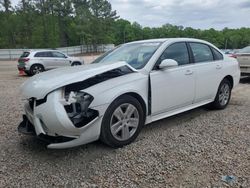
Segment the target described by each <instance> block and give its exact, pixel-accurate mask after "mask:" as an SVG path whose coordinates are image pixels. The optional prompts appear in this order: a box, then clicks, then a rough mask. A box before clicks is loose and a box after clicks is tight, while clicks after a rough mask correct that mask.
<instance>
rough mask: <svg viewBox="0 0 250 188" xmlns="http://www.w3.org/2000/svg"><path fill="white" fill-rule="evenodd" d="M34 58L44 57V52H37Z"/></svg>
mask: <svg viewBox="0 0 250 188" xmlns="http://www.w3.org/2000/svg"><path fill="white" fill-rule="evenodd" d="M34 56H35V57H44V53H43V52H37V53H36V54H35V55H34Z"/></svg>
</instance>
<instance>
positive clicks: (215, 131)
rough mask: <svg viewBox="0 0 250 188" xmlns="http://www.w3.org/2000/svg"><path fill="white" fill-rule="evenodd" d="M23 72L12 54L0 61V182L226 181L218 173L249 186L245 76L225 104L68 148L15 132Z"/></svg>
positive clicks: (249, 101)
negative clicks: (131, 134)
mask: <svg viewBox="0 0 250 188" xmlns="http://www.w3.org/2000/svg"><path fill="white" fill-rule="evenodd" d="M92 58H93V57H92ZM90 59H91V58H90ZM27 78H28V77H26V76H21V77H20V76H18V74H17V70H16V62H0V104H1V106H0V187H228V186H229V185H228V184H226V183H224V182H223V181H222V180H221V178H222V176H223V175H234V176H235V177H236V181H235V183H233V184H232V186H231V187H250V148H249V146H250V78H249V79H243V80H242V83H241V84H240V85H239V86H238V87H237V88H236V89H235V90H234V91H233V95H232V100H231V102H230V105H229V106H228V108H226V109H225V110H222V111H209V110H206V109H205V108H198V109H195V110H192V111H189V112H186V113H182V114H180V115H177V116H174V117H171V118H167V119H164V120H161V121H157V122H155V123H152V124H150V125H147V126H145V127H144V129H143V130H142V132H141V134H140V135H139V137H138V139H137V140H136V141H135V142H134V143H132V144H130V145H128V146H126V147H123V148H120V149H112V148H109V147H107V146H105V145H103V144H102V143H101V142H95V143H91V144H88V145H85V146H81V147H77V148H73V149H67V150H48V149H46V147H45V145H44V144H43V143H42V142H40V141H38V140H36V139H34V138H31V137H28V136H24V135H20V134H18V133H17V125H18V123H19V122H20V120H21V115H22V113H23V109H22V105H23V101H22V100H21V97H20V93H19V86H20V84H21V83H22V82H24V81H25V80H26V79H27Z"/></svg>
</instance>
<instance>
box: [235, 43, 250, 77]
mask: <svg viewBox="0 0 250 188" xmlns="http://www.w3.org/2000/svg"><path fill="white" fill-rule="evenodd" d="M235 57H236V58H237V60H238V62H239V64H240V70H241V75H243V76H244V75H246V76H250V46H247V47H245V48H243V49H241V50H239V52H238V53H236V54H235Z"/></svg>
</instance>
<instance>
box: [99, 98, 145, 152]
mask: <svg viewBox="0 0 250 188" xmlns="http://www.w3.org/2000/svg"><path fill="white" fill-rule="evenodd" d="M143 124H144V113H143V109H142V107H141V104H140V103H139V102H138V100H136V99H135V98H134V97H132V96H130V95H123V96H122V97H120V98H118V99H116V100H115V101H114V102H112V103H111V105H110V106H109V107H108V109H107V111H106V112H105V114H104V117H103V121H102V127H101V137H100V138H101V140H102V141H103V142H104V143H106V144H107V145H109V146H111V147H115V148H116V147H122V146H124V145H127V144H130V143H131V142H133V141H134V140H135V139H136V137H137V136H138V134H139V132H140V130H141V128H142V126H143Z"/></svg>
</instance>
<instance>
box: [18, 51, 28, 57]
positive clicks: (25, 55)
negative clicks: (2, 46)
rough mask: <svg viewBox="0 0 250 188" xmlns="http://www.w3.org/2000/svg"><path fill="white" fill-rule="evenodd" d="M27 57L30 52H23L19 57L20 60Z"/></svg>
mask: <svg viewBox="0 0 250 188" xmlns="http://www.w3.org/2000/svg"><path fill="white" fill-rule="evenodd" d="M29 55H30V52H23V54H22V55H21V56H20V58H22V57H28V56H29Z"/></svg>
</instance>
